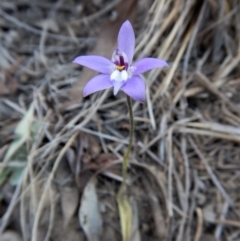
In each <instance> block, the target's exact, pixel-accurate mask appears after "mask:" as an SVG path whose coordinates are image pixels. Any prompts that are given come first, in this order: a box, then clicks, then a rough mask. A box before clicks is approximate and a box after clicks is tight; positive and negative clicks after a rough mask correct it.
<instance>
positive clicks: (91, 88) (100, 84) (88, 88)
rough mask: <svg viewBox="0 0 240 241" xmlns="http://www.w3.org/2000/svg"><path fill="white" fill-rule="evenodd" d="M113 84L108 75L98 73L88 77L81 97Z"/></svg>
mask: <svg viewBox="0 0 240 241" xmlns="http://www.w3.org/2000/svg"><path fill="white" fill-rule="evenodd" d="M112 86H113V83H112V81H111V80H110V77H109V75H106V74H99V75H97V76H95V77H93V78H92V79H90V80H89V81H88V82H87V84H86V85H85V87H84V89H83V97H85V96H87V95H90V94H92V93H94V92H96V91H99V90H104V89H107V88H110V87H112Z"/></svg>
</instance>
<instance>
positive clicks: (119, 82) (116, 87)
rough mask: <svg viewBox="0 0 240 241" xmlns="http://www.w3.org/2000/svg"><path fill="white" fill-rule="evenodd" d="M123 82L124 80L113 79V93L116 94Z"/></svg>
mask: <svg viewBox="0 0 240 241" xmlns="http://www.w3.org/2000/svg"><path fill="white" fill-rule="evenodd" d="M124 83H125V81H113V87H114V90H113V94H114V95H116V94H117V93H118V91H119V90H120V89H121V87H122V85H123V84H124Z"/></svg>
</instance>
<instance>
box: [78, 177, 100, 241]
mask: <svg viewBox="0 0 240 241" xmlns="http://www.w3.org/2000/svg"><path fill="white" fill-rule="evenodd" d="M79 222H80V224H81V226H82V228H83V230H84V233H85V235H86V236H87V239H88V241H99V240H102V239H101V236H102V217H101V213H100V210H99V202H98V197H97V192H96V178H92V179H91V180H90V181H89V182H88V184H87V185H86V187H85V189H84V191H83V195H82V200H81V206H80V208H79Z"/></svg>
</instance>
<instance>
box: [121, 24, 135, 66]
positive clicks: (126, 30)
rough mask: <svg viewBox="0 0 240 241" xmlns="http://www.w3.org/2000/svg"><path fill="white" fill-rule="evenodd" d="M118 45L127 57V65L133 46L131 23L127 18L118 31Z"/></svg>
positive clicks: (130, 59)
mask: <svg viewBox="0 0 240 241" xmlns="http://www.w3.org/2000/svg"><path fill="white" fill-rule="evenodd" d="M118 47H119V49H120V50H122V51H123V52H124V53H125V54H126V55H127V57H128V61H129V65H130V64H131V63H132V59H133V54H134V48H135V35H134V31H133V28H132V25H131V23H130V22H129V21H128V20H127V21H125V22H124V23H123V25H122V27H121V28H120V30H119V33H118Z"/></svg>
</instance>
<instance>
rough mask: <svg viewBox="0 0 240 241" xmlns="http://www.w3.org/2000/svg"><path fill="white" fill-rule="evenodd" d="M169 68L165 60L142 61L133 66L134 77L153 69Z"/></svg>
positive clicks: (151, 59) (146, 59)
mask: <svg viewBox="0 0 240 241" xmlns="http://www.w3.org/2000/svg"><path fill="white" fill-rule="evenodd" d="M167 66H169V65H168V64H167V63H166V62H165V61H164V60H162V59H156V58H144V59H140V60H139V61H137V62H136V63H135V64H134V65H133V68H134V70H133V75H138V74H142V73H144V72H147V71H149V70H151V69H155V68H162V67H167Z"/></svg>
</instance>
